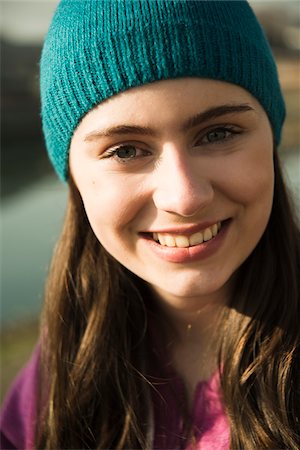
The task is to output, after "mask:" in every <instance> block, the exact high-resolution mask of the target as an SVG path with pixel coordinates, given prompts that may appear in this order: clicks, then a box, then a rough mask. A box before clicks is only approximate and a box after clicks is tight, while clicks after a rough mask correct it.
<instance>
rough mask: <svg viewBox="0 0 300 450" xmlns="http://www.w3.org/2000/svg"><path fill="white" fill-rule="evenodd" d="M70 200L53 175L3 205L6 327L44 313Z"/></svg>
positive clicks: (2, 245) (2, 303)
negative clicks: (54, 253) (51, 264)
mask: <svg viewBox="0 0 300 450" xmlns="http://www.w3.org/2000/svg"><path fill="white" fill-rule="evenodd" d="M66 197H67V189H66V186H65V185H63V184H62V183H60V182H59V181H58V180H56V178H55V176H49V177H46V178H43V179H42V180H41V181H40V182H38V183H37V184H34V185H31V186H30V187H29V188H27V189H26V190H24V191H22V192H21V193H20V194H18V195H16V196H14V197H9V198H8V201H6V202H3V204H2V211H1V225H2V226H1V318H2V322H3V323H5V324H7V323H9V322H11V321H14V320H17V319H28V318H33V317H36V316H37V314H38V312H39V310H40V307H41V303H42V297H43V288H44V280H45V277H46V273H47V268H48V265H49V262H50V258H51V254H52V249H53V246H54V243H55V241H56V239H57V237H58V235H59V232H60V229H61V224H62V221H63V216H64V211H65V204H66Z"/></svg>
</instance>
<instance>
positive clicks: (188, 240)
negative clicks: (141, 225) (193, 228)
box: [148, 222, 222, 248]
mask: <svg viewBox="0 0 300 450" xmlns="http://www.w3.org/2000/svg"><path fill="white" fill-rule="evenodd" d="M221 227H222V224H221V222H217V223H215V224H213V225H211V226H210V227H207V228H205V229H204V230H202V231H198V232H196V233H193V234H190V235H186V234H185V235H180V234H172V233H148V238H151V239H153V240H154V241H155V242H157V243H158V244H160V245H162V246H164V247H177V248H188V247H194V246H196V245H200V244H202V243H203V242H208V241H210V240H212V239H213V238H214V237H215V236H217V234H218V233H219V231H220V230H221Z"/></svg>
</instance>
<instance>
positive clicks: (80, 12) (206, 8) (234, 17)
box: [41, 0, 285, 180]
mask: <svg viewBox="0 0 300 450" xmlns="http://www.w3.org/2000/svg"><path fill="white" fill-rule="evenodd" d="M178 77H202V78H212V79H215V80H223V81H227V82H231V83H234V84H237V85H239V86H242V87H244V88H245V89H246V90H247V91H249V92H250V93H251V94H252V95H253V96H254V97H256V99H257V100H258V101H259V102H260V103H261V105H262V106H263V108H264V109H265V111H266V113H267V115H268V117H269V120H270V123H271V125H272V128H273V132H274V137H275V142H276V144H279V142H280V135H281V128H282V124H283V121H284V117H285V106H284V101H283V98H282V94H281V90H280V85H279V81H278V74H277V69H276V65H275V62H274V58H273V56H272V53H271V50H270V47H269V45H268V43H267V40H266V38H265V35H264V33H263V31H262V29H261V27H260V25H259V23H258V21H257V19H256V17H255V15H254V13H253V11H252V10H251V8H250V6H249V5H248V3H247V2H246V1H198V0H197V1H192V0H187V1H186V0H62V1H61V2H60V4H59V6H58V8H57V10H56V13H55V15H54V18H53V21H52V24H51V26H50V29H49V32H48V35H47V37H46V39H45V43H44V47H43V52H42V58H41V100H42V120H43V130H44V135H45V140H46V146H47V149H48V153H49V156H50V159H51V161H52V163H53V165H54V167H55V169H56V171H57V173H58V175H59V177H60V178H61V179H62V180H67V178H68V152H69V146H70V141H71V139H72V135H73V133H74V131H75V129H76V127H77V126H78V124H79V122H80V120H81V119H82V118H83V116H84V115H85V114H86V113H87V112H88V111H89V110H90V109H91V108H93V107H94V106H95V105H97V104H99V103H100V102H102V101H103V100H105V99H107V98H108V97H111V96H113V95H115V94H117V93H119V92H122V91H124V90H126V89H129V88H131V87H135V86H140V85H143V84H146V83H150V82H153V81H157V80H163V79H168V78H178Z"/></svg>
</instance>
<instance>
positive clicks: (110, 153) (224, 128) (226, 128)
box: [102, 125, 242, 164]
mask: <svg viewBox="0 0 300 450" xmlns="http://www.w3.org/2000/svg"><path fill="white" fill-rule="evenodd" d="M217 132H224V133H229V135H227V136H226V137H224V139H218V140H216V141H212V142H209V141H207V142H203V140H204V138H205V137H207V136H208V135H209V134H210V133H217ZM241 133H242V131H241V130H239V129H237V128H236V127H235V126H233V125H219V126H217V127H214V128H211V129H209V130H205V132H202V133H201V138H200V140H199V136H198V138H197V141H196V143H195V144H194V145H195V146H196V147H199V146H210V145H221V144H222V143H224V142H227V141H228V140H230V139H233V138H234V136H235V135H239V134H241ZM126 147H131V148H134V149H135V150H137V151H140V152H142V153H143V155H139V156H132V157H128V158H120V157H118V156H117V152H118V151H120V150H122V149H125V148H126ZM150 154H151V152H150V151H148V150H146V149H143V148H141V147H138V146H137V145H136V144H130V143H124V144H121V145H118V146H116V147H113V148H110V149H108V150H107V151H106V152H105V154H104V155H103V156H102V158H105V159H106V158H114V157H115V158H116V159H117V161H118V162H120V163H121V164H126V163H129V162H130V161H135V160H137V159H138V158H141V157H142V156H149V155H150Z"/></svg>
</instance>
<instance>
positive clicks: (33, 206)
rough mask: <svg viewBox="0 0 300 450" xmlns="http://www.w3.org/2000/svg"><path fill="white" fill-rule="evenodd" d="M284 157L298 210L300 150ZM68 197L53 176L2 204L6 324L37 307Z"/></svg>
mask: <svg viewBox="0 0 300 450" xmlns="http://www.w3.org/2000/svg"><path fill="white" fill-rule="evenodd" d="M282 159H283V161H284V163H285V168H286V172H287V177H288V180H289V183H290V185H291V187H292V189H293V191H294V193H295V197H296V202H297V205H298V210H299V211H300V152H299V151H296V150H295V151H289V152H285V153H284V154H283V155H282ZM66 197H67V189H66V186H64V185H63V184H62V183H60V182H59V181H58V180H57V179H56V178H55V176H51V177H48V178H44V179H42V180H41V181H40V182H38V183H37V184H35V185H32V186H31V187H30V188H28V189H27V190H24V191H23V192H22V193H20V194H18V195H17V196H15V197H11V198H9V199H8V201H6V202H4V204H3V205H2V214H1V222H2V227H1V314H2V322H3V323H4V324H5V325H7V324H9V323H10V322H12V321H14V320H19V319H27V318H33V317H36V316H37V315H38V313H39V311H40V308H41V303H42V297H43V286H44V280H45V277H46V273H47V268H48V265H49V261H50V257H51V254H52V249H53V246H54V243H55V241H56V239H57V237H58V235H59V231H60V228H61V224H62V221H63V216H64V211H65V204H66Z"/></svg>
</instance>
